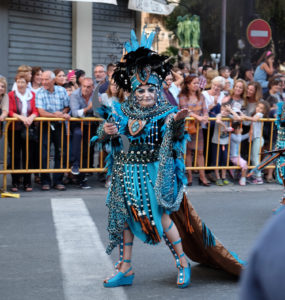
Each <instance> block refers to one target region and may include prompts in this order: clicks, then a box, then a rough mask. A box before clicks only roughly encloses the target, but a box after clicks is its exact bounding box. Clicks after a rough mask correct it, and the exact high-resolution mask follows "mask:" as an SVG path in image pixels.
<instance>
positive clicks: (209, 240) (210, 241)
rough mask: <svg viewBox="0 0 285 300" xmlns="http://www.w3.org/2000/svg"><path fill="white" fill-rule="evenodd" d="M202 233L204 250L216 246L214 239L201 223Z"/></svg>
mask: <svg viewBox="0 0 285 300" xmlns="http://www.w3.org/2000/svg"><path fill="white" fill-rule="evenodd" d="M202 233H203V241H204V246H205V248H207V247H212V246H216V239H215V237H214V235H213V233H212V232H211V230H210V229H209V228H208V227H207V225H206V224H205V223H204V222H202Z"/></svg>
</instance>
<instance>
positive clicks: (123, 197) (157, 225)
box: [99, 103, 186, 252]
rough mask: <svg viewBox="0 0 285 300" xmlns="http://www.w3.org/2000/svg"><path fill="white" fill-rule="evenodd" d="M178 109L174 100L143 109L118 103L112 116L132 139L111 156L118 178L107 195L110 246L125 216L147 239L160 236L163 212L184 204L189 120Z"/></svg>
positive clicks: (156, 239) (114, 176)
mask: <svg viewBox="0 0 285 300" xmlns="http://www.w3.org/2000/svg"><path fill="white" fill-rule="evenodd" d="M176 111H177V108H175V107H173V106H170V105H168V104H163V105H160V106H158V107H154V108H151V109H144V110H142V111H139V112H138V109H137V108H136V110H135V112H134V110H132V107H131V106H130V105H129V104H128V105H124V104H122V105H121V104H119V103H118V104H116V105H115V107H114V111H113V112H112V119H113V120H115V123H116V125H117V127H118V129H119V134H121V135H124V136H126V137H127V138H128V140H129V141H130V145H129V150H128V152H127V153H125V152H124V151H123V150H119V147H118V148H117V150H116V151H113V152H112V154H111V155H110V156H109V161H111V162H110V163H109V170H110V169H111V178H112V181H111V186H110V189H109V193H108V197H107V206H108V207H109V222H108V231H109V237H110V245H109V246H108V248H107V252H111V251H112V249H113V248H114V247H115V246H116V245H117V244H118V243H119V241H120V237H121V233H122V230H123V228H124V223H125V222H127V223H128V224H129V227H130V229H131V231H132V232H133V233H134V235H135V236H137V237H138V238H140V239H141V240H142V241H143V242H145V243H149V244H156V243H158V242H160V239H161V237H162V234H163V228H162V224H161V217H162V214H163V213H164V212H166V213H170V212H171V211H176V210H178V209H179V206H180V203H181V200H182V196H183V180H184V163H183V143H184V144H185V143H186V140H185V136H184V121H178V122H175V121H174V119H173V115H174V113H175V112H176ZM99 135H100V134H99ZM113 138H116V137H113ZM113 148H114V147H113ZM184 183H185V181H184Z"/></svg>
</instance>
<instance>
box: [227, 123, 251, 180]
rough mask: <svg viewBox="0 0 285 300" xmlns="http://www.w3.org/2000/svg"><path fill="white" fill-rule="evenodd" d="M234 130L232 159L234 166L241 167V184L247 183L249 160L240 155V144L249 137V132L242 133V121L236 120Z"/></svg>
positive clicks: (232, 135) (231, 148) (231, 150)
mask: <svg viewBox="0 0 285 300" xmlns="http://www.w3.org/2000/svg"><path fill="white" fill-rule="evenodd" d="M232 127H233V129H234V131H233V133H232V134H231V147H230V160H231V162H232V163H233V165H234V166H240V167H241V178H240V180H239V184H240V185H242V186H244V185H246V178H245V177H246V172H247V162H246V161H245V160H244V159H243V158H242V157H241V156H240V144H241V142H242V141H243V140H245V139H248V138H249V132H248V133H246V134H242V126H241V123H240V122H234V123H233V125H232Z"/></svg>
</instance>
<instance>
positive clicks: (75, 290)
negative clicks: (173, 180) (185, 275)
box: [0, 180, 282, 300]
mask: <svg viewBox="0 0 285 300" xmlns="http://www.w3.org/2000/svg"><path fill="white" fill-rule="evenodd" d="M93 181H94V180H93ZM92 185H93V188H92V189H90V190H86V191H83V190H79V189H77V188H75V187H71V188H69V189H68V190H67V191H65V192H57V191H50V192H41V191H40V190H39V189H38V188H35V189H34V192H32V193H25V192H22V193H21V197H20V198H19V199H14V198H1V199H0V255H1V256H0V257H1V260H0V299H3V300H51V299H52V300H89V299H93V300H94V299H95V300H96V299H120V300H121V299H144V300H145V299H148V298H151V299H162V298H164V299H192V300H195V299H199V300H203V299H217V300H222V299H227V300H229V299H238V291H239V285H238V282H237V280H235V279H234V278H232V277H231V276H229V275H228V274H226V273H224V272H223V271H219V270H213V269H209V268H206V267H202V266H200V265H197V264H195V263H193V262H192V263H191V265H192V283H191V286H190V287H189V288H187V289H184V290H180V289H177V288H176V285H175V281H176V275H177V273H176V268H175V265H174V260H173V258H172V256H171V254H170V251H169V249H168V248H167V247H166V245H165V244H164V243H161V244H160V245H158V246H149V245H144V244H143V243H142V242H140V241H139V240H135V243H134V249H133V258H132V264H133V268H134V272H135V279H134V284H133V286H132V287H126V288H116V289H105V288H103V286H102V280H103V279H104V278H105V277H108V276H109V275H111V273H110V272H112V264H113V263H114V262H115V261H116V260H117V258H118V256H117V254H118V251H117V249H115V250H114V251H113V253H112V255H111V257H109V256H107V255H106V254H105V253H104V248H105V246H106V245H107V242H108V235H107V232H106V229H105V228H106V225H107V213H108V212H107V209H106V207H105V198H106V194H107V190H106V189H105V188H104V187H103V184H99V183H95V182H93V183H92ZM189 194H190V197H191V201H192V203H193V204H194V207H195V208H196V210H197V211H198V213H199V214H200V216H201V217H202V219H203V220H204V222H205V223H206V224H207V225H208V226H209V227H210V228H211V229H212V231H213V232H214V234H215V235H216V237H218V238H219V239H220V241H222V242H223V243H224V245H226V247H227V248H228V249H230V250H232V251H235V252H236V253H238V255H239V256H240V258H241V259H243V260H247V258H248V255H249V252H250V249H251V246H252V244H253V243H254V241H255V240H256V238H257V235H258V233H259V232H260V230H261V228H262V227H263V225H264V224H265V222H266V221H267V220H268V219H269V218H270V217H271V215H272V208H274V207H276V206H277V204H278V201H279V199H280V197H281V194H282V187H280V186H278V185H275V184H274V185H268V184H267V185H262V186H246V187H243V188H241V187H239V186H237V185H235V186H231V187H214V186H213V187H210V188H207V187H198V186H194V187H191V188H190V189H189Z"/></svg>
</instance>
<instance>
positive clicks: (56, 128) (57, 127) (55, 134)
mask: <svg viewBox="0 0 285 300" xmlns="http://www.w3.org/2000/svg"><path fill="white" fill-rule="evenodd" d="M50 124H51V126H50V127H51V128H50V146H51V145H52V144H53V146H54V166H53V167H52V166H50V167H49V168H53V169H59V168H60V158H61V152H62V151H63V164H62V167H63V168H65V167H66V139H65V138H66V130H65V126H63V149H62V148H61V130H62V127H61V126H62V125H61V124H62V123H61V122H51V123H50ZM42 135H43V140H42V169H46V168H47V154H48V153H47V145H48V123H44V124H43V133H42ZM50 149H51V147H50ZM52 177H53V185H57V184H62V179H63V173H53V175H52ZM41 181H42V185H45V184H49V185H51V177H50V174H49V173H42V174H41Z"/></svg>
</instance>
